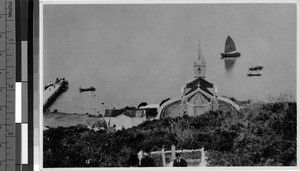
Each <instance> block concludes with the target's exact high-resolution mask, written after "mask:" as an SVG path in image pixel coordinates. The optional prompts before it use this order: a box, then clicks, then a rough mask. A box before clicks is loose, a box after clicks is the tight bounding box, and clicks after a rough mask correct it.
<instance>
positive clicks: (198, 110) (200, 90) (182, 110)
mask: <svg viewBox="0 0 300 171" xmlns="http://www.w3.org/2000/svg"><path fill="white" fill-rule="evenodd" d="M193 72H194V79H193V80H191V81H189V82H187V83H186V84H185V85H184V86H182V89H181V96H180V97H178V98H173V99H171V100H169V101H167V102H166V103H164V104H163V105H162V106H161V109H160V117H177V116H183V115H189V116H199V115H201V114H204V113H205V112H208V111H210V110H213V111H215V110H218V107H219V104H218V89H217V86H216V85H215V84H213V83H211V82H209V81H207V80H206V79H205V75H206V62H205V58H204V56H203V54H202V51H201V47H200V44H199V47H198V56H197V58H196V60H195V61H194V63H193Z"/></svg>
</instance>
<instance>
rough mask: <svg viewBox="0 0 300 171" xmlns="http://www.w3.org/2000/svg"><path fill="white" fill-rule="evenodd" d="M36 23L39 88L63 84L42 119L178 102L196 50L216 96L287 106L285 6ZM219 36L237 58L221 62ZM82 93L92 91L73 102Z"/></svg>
mask: <svg viewBox="0 0 300 171" xmlns="http://www.w3.org/2000/svg"><path fill="white" fill-rule="evenodd" d="M224 7H226V12H224ZM279 9H280V10H279ZM44 16H45V17H44V21H43V23H44V29H43V31H44V44H43V46H44V47H43V53H44V55H43V65H44V68H43V69H44V71H43V73H44V74H43V81H44V83H43V84H44V85H47V84H48V83H49V82H50V81H51V82H54V81H55V79H56V78H65V79H67V80H68V81H69V89H68V90H67V91H66V92H65V93H63V94H62V95H61V96H60V97H59V98H58V99H57V100H56V102H55V103H54V104H53V105H52V106H51V107H50V108H49V110H50V111H53V110H55V109H57V110H58V111H59V112H65V113H77V114H87V113H88V114H95V115H98V114H104V112H105V110H106V109H113V108H116V109H118V108H123V107H125V106H133V107H137V106H138V105H139V104H140V103H142V102H146V103H148V104H159V103H160V102H161V101H162V100H164V99H167V98H179V97H180V95H181V87H182V86H183V85H184V84H185V83H186V82H188V81H190V80H192V79H193V62H194V60H195V59H196V58H197V53H198V46H199V44H200V46H201V49H202V54H203V56H204V57H205V60H206V65H207V66H206V68H207V71H206V78H205V79H206V80H207V81H209V82H212V83H214V84H215V85H216V86H217V88H218V94H219V95H223V96H227V97H234V98H236V99H238V100H248V99H252V100H261V101H272V100H273V101H274V100H276V99H285V100H294V101H295V100H296V88H297V83H296V79H297V60H296V59H297V56H296V37H297V36H296V23H297V22H296V8H295V7H294V6H293V5H291V4H290V5H289V4H283V5H280V4H248V5H247V4H239V5H235V4H231V5H224V4H223V5H222V4H216V5H213V4H210V5H209V4H208V5H82V6H78V5H55V6H54V5H53V6H51V5H49V6H45V7H44ZM207 16H209V17H207ZM228 35H230V36H231V37H232V39H233V40H234V42H235V45H236V49H237V51H239V52H240V53H241V56H240V57H238V58H231V59H221V55H220V53H222V52H224V46H225V41H226V38H227V36H228ZM257 65H261V66H263V70H261V71H258V73H260V74H261V76H259V77H256V76H253V77H248V76H247V73H249V71H248V68H250V67H253V66H257ZM252 73H257V72H256V71H254V72H252ZM90 86H93V87H95V88H96V91H94V92H79V87H82V88H89V87H90Z"/></svg>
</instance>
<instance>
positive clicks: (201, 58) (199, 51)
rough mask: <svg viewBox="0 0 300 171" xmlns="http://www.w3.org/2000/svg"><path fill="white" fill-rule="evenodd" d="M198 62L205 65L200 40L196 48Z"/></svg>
mask: <svg viewBox="0 0 300 171" xmlns="http://www.w3.org/2000/svg"><path fill="white" fill-rule="evenodd" d="M198 61H199V62H201V63H202V64H204V65H205V64H206V62H205V58H204V56H203V54H202V50H201V46H200V40H199V47H198Z"/></svg>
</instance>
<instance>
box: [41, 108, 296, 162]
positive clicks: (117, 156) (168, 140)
mask: <svg viewBox="0 0 300 171" xmlns="http://www.w3.org/2000/svg"><path fill="white" fill-rule="evenodd" d="M296 115H297V112H296V103H294V102H276V103H261V102H260V103H251V104H247V106H246V107H244V108H243V109H242V110H241V111H240V112H236V111H235V112H234V111H231V110H228V111H215V112H209V113H206V114H204V115H200V116H198V117H187V116H184V117H182V118H180V117H176V118H163V119H161V120H153V121H146V122H144V123H143V124H141V125H139V126H137V127H133V128H131V129H127V130H120V131H116V132H106V131H97V132H95V131H93V130H89V129H87V128H86V126H83V125H81V126H80V125H78V126H71V127H57V128H49V129H48V130H45V131H44V137H43V138H44V167H125V166H131V164H130V162H129V159H130V156H132V155H134V154H136V153H137V152H138V151H139V150H140V149H145V148H150V149H152V150H155V151H157V150H160V149H161V148H162V147H163V146H165V149H166V150H170V148H171V145H172V144H174V145H176V149H199V148H201V147H204V148H205V149H206V150H207V151H208V162H209V165H210V166H266V165H268V166H269V165H270V166H295V165H296V144H297V143H296V127H297V121H296Z"/></svg>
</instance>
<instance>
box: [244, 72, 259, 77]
mask: <svg viewBox="0 0 300 171" xmlns="http://www.w3.org/2000/svg"><path fill="white" fill-rule="evenodd" d="M247 76H248V77H252V76H261V74H249V73H248V74H247Z"/></svg>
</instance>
